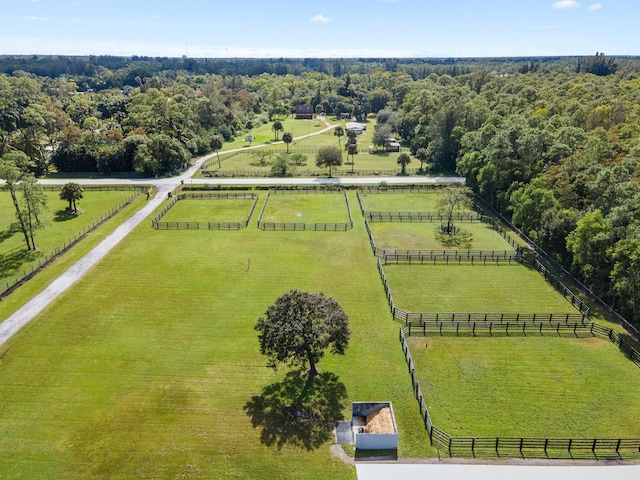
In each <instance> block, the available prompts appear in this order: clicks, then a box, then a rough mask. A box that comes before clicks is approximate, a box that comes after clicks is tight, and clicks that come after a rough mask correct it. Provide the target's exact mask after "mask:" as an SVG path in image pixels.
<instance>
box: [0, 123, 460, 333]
mask: <svg viewBox="0 0 640 480" xmlns="http://www.w3.org/2000/svg"><path fill="white" fill-rule="evenodd" d="M325 124H326V125H327V127H326V128H325V129H323V130H321V131H319V132H315V133H312V134H309V135H303V136H301V137H296V139H300V138H305V137H308V136H311V135H319V134H321V133H324V132H326V131H328V130H331V129H332V128H334V125H330V124H328V123H327V122H325ZM272 145H273V144H272ZM263 147H264V145H255V146H253V147H243V148H238V149H235V150H228V151H226V152H225V153H228V152H230V151H231V152H233V151H239V150H243V151H244V150H247V149H256V148H263ZM214 155H215V154H211V155H206V156H204V157H200V158H198V159H197V160H196V161H195V162H194V164H193V165H192V166H191V167H190V168H189V169H187V170H186V171H185V172H183V173H182V174H181V175H179V176H177V177H172V178H143V179H113V178H100V179H73V181H74V182H77V183H79V184H82V185H153V186H155V187H156V188H157V190H158V193H157V195H156V196H155V197H154V198H153V199H152V200H150V201H149V202H148V203H147V204H146V205H145V206H144V207H143V208H142V209H141V210H140V211H138V212H137V213H136V214H135V215H134V216H133V217H131V218H130V219H128V220H126V221H125V222H123V223H122V225H120V226H119V227H118V228H117V229H116V230H115V231H114V232H113V233H112V234H111V235H109V236H108V237H107V238H105V239H104V240H103V241H102V242H101V243H100V244H99V245H98V246H96V247H95V248H94V249H93V250H91V251H90V252H89V253H88V254H87V255H85V256H84V257H83V258H81V259H80V260H78V261H77V262H76V263H75V264H74V265H73V266H71V267H70V268H69V269H68V270H67V271H65V272H64V273H63V274H62V275H60V276H59V277H58V278H56V279H55V280H54V281H53V282H52V283H51V284H50V285H49V286H48V287H47V288H45V289H44V290H43V291H42V292H41V293H39V294H38V295H36V296H35V297H33V298H32V299H31V300H30V301H29V302H28V303H26V304H25V305H24V306H23V307H22V308H20V309H19V310H18V311H16V312H15V313H14V314H13V315H11V316H10V317H9V318H7V319H6V320H4V321H3V322H2V323H1V324H0V345H2V344H3V343H5V342H6V341H7V340H8V339H9V338H11V337H12V336H13V335H14V334H15V333H16V332H17V331H18V330H20V329H21V328H22V327H23V326H24V325H26V324H27V323H28V322H29V321H31V319H33V318H34V317H35V316H36V315H38V314H39V313H40V312H41V311H42V310H43V309H44V308H45V307H46V306H47V305H49V304H50V303H51V302H52V301H53V300H55V299H56V298H57V297H58V296H59V295H61V294H62V293H64V292H65V291H66V290H67V289H68V288H69V287H70V286H71V285H73V284H74V283H75V282H76V281H77V280H78V279H80V278H81V277H82V276H83V275H84V274H85V273H86V272H87V271H88V270H89V269H90V268H91V267H92V266H93V265H95V264H96V263H97V262H99V261H100V260H101V259H102V258H103V257H104V256H105V255H106V254H107V253H109V251H111V249H112V248H113V247H115V246H116V245H117V244H118V243H119V242H120V240H122V239H123V238H124V237H126V236H127V235H128V234H129V233H130V232H131V231H132V230H133V229H134V228H135V227H136V226H138V225H139V224H140V222H142V221H143V220H144V219H145V218H147V217H148V216H149V215H150V214H151V213H152V212H153V211H154V210H155V209H156V208H157V207H158V206H159V205H160V204H161V203H162V201H163V200H165V199H166V198H167V193H168V192H170V191H172V190H173V189H175V188H177V187H178V186H179V185H180V184H181V183H183V182H184V184H191V183H193V184H214V185H323V184H341V185H347V184H349V185H367V184H369V185H371V184H378V183H380V182H382V181H384V182H386V183H388V184H408V183H412V184H415V183H425V184H427V183H451V182H464V179H463V178H460V177H436V178H429V177H368V178H364V177H363V178H215V179H212V178H198V179H192V177H193V175H194V174H195V173H196V171H197V170H198V169H199V168H200V166H201V165H202V163H203V162H205V161H207V160H209V159H211V158H212V157H213V156H214ZM40 182H41V183H42V184H44V185H62V184H65V183H67V182H69V179H44V180H41V181H40Z"/></svg>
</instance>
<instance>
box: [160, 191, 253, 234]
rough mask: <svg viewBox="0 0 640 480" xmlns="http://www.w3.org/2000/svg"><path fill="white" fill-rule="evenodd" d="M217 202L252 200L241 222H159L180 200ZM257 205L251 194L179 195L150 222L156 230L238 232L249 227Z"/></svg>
mask: <svg viewBox="0 0 640 480" xmlns="http://www.w3.org/2000/svg"><path fill="white" fill-rule="evenodd" d="M186 199H191V200H194V199H195V200H203V199H204V200H219V199H253V203H252V204H251V209H250V210H249V214H248V215H247V218H246V219H245V220H244V221H242V222H161V221H160V220H161V219H162V217H164V216H165V215H166V214H167V212H168V211H169V210H171V208H172V207H173V206H174V205H175V204H176V203H178V202H179V201H181V200H186ZM257 203H258V196H257V195H255V194H252V193H180V194H178V195H174V196H173V198H172V199H171V201H170V202H169V203H168V204H167V205H166V206H165V207H164V208H163V209H162V210H161V211H160V212H159V213H158V214H157V215H156V216H155V217H153V219H152V220H151V225H152V226H153V228H155V229H156V230H240V229H242V228H246V227H247V226H248V225H249V221H250V220H251V216H252V215H253V212H254V210H255V208H256V204H257Z"/></svg>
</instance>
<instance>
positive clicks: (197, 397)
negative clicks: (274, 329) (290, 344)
mask: <svg viewBox="0 0 640 480" xmlns="http://www.w3.org/2000/svg"><path fill="white" fill-rule="evenodd" d="M349 195H350V196H351V201H355V195H354V194H353V192H350V193H349ZM339 197H340V196H339V195H336V198H339ZM258 207H261V203H259V205H258ZM292 288H299V289H304V290H309V291H323V292H324V293H325V294H327V295H330V296H333V297H334V298H335V299H336V300H337V301H338V302H339V303H340V304H341V305H342V306H343V308H344V309H345V310H346V312H347V313H348V315H349V318H350V325H351V328H352V331H353V333H352V339H351V344H350V346H349V348H348V350H347V354H346V356H345V357H339V358H334V357H331V356H330V355H329V356H328V357H326V358H325V359H323V360H322V361H321V362H320V364H319V369H320V371H321V372H322V373H323V374H324V375H323V376H322V377H321V379H320V381H319V383H318V386H317V389H316V392H315V396H314V402H313V405H316V406H317V408H318V409H321V410H322V409H325V410H326V409H329V410H330V412H329V413H331V417H332V421H333V417H336V419H337V418H339V417H340V416H347V415H348V414H349V412H350V402H351V401H354V400H378V399H391V400H393V402H394V408H395V413H396V418H397V420H398V424H399V427H400V432H401V437H400V454H401V455H402V456H408V457H415V456H433V455H435V452H434V451H433V450H432V449H431V448H430V447H429V446H428V444H429V440H428V436H427V434H426V432H425V430H424V428H423V425H422V423H421V420H420V417H419V416H418V415H417V413H416V404H415V400H414V399H413V397H412V394H411V386H410V381H409V377H408V374H407V372H406V365H405V363H404V358H403V354H402V351H401V349H400V347H399V345H398V340H397V327H398V326H397V324H396V323H394V322H392V321H391V318H390V315H389V311H388V307H387V304H386V301H385V299H384V295H383V294H382V291H381V287H380V280H379V278H378V275H377V272H376V267H375V261H374V259H373V257H371V255H370V252H369V250H368V248H367V237H366V234H365V232H364V225H363V222H362V221H361V220H359V221H358V222H357V225H356V228H355V229H354V230H350V231H348V232H340V233H335V234H327V233H324V232H323V233H314V232H295V233H289V232H264V231H261V230H258V229H254V228H249V229H244V230H241V231H233V232H229V231H220V232H218V231H216V232H211V231H206V232H205V231H171V232H165V231H154V230H152V229H151V227H150V226H149V225H147V222H145V223H143V224H142V225H141V226H140V227H138V228H137V229H136V230H135V231H134V232H133V233H132V234H131V235H130V236H128V237H127V238H126V239H125V240H124V241H123V242H122V243H121V244H119V245H118V246H117V247H116V248H115V250H114V251H113V253H112V254H110V255H109V257H107V258H106V259H105V260H103V261H102V262H101V263H100V264H98V265H97V266H96V267H95V268H94V270H93V271H92V273H91V274H89V275H87V276H86V277H84V278H83V279H82V280H80V281H79V282H78V283H77V284H76V285H75V286H74V287H73V289H71V290H70V291H68V292H67V293H65V294H64V295H63V296H62V297H61V298H60V299H59V300H58V301H57V302H55V303H54V304H53V305H52V306H51V307H49V308H48V309H47V310H46V311H45V313H43V314H42V315H40V316H39V317H38V318H37V319H35V320H34V321H33V322H31V323H30V324H29V325H28V326H26V327H25V328H24V329H23V330H21V331H20V332H19V333H18V334H17V335H16V336H15V337H13V338H12V339H11V340H10V341H9V342H8V343H6V344H5V345H4V346H2V347H0V384H2V386H3V387H2V389H0V405H2V408H1V409H0V471H2V472H4V474H5V475H6V476H8V477H15V476H17V475H18V474H19V475H22V476H23V477H25V478H107V477H109V478H115V477H118V478H149V477H154V478H231V477H237V478H290V479H293V478H301V477H303V478H311V479H313V478H317V479H326V478H336V479H340V478H344V479H349V478H353V471H352V469H351V468H350V467H348V466H346V465H345V464H343V463H342V462H341V461H339V460H337V459H335V458H333V457H332V455H331V453H330V452H329V449H328V445H329V444H330V443H331V439H330V436H329V434H328V430H327V429H318V431H313V432H305V431H302V432H299V431H295V430H293V431H292V430H288V429H287V428H286V422H284V421H283V419H282V417H281V416H280V415H279V414H278V412H281V409H280V407H278V405H281V402H287V401H291V400H290V397H291V395H295V392H296V391H299V389H300V388H301V385H300V382H299V381H298V380H296V378H295V377H292V376H290V375H289V376H286V372H287V369H283V370H280V371H278V372H275V373H274V372H272V371H271V370H269V369H268V368H266V359H265V358H264V357H262V356H261V355H260V354H259V348H258V341H257V335H256V332H255V331H254V330H253V325H254V324H255V322H256V320H257V318H258V317H259V316H260V315H262V314H263V313H264V311H265V310H266V308H267V307H268V306H269V305H270V304H271V303H273V302H274V301H275V299H276V298H277V297H278V296H279V295H281V294H283V293H285V292H286V291H288V290H290V289H292ZM327 400H332V401H333V403H332V402H331V401H327ZM327 405H328V406H327ZM267 407H273V410H270V408H267ZM248 413H250V415H249V414H248ZM332 421H331V422H329V423H328V425H327V427H328V428H330V427H331V426H332ZM254 422H255V424H256V425H257V426H256V427H255V428H254V426H253V424H254ZM283 427H284V428H283ZM302 441H308V442H310V443H309V444H308V445H309V448H306V447H305V446H304V444H303V445H300V444H299V442H302ZM280 442H281V443H282V445H281V447H278V443H280Z"/></svg>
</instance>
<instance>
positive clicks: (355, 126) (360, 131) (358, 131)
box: [345, 122, 367, 135]
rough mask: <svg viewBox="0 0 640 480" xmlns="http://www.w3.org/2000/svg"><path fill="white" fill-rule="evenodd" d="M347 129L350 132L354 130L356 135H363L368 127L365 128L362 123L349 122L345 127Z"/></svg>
mask: <svg viewBox="0 0 640 480" xmlns="http://www.w3.org/2000/svg"><path fill="white" fill-rule="evenodd" d="M345 129H346V130H347V131H348V130H352V131H354V132H356V135H362V134H363V133H364V131H365V130H366V129H367V127H365V126H364V125H362V124H361V123H358V122H348V123H347V124H346V125H345Z"/></svg>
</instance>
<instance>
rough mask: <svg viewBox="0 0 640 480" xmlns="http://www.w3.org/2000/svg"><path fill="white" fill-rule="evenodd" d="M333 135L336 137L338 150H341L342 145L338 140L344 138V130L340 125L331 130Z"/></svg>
mask: <svg viewBox="0 0 640 480" xmlns="http://www.w3.org/2000/svg"><path fill="white" fill-rule="evenodd" d="M333 134H334V135H335V136H336V137H338V148H342V145H341V143H340V139H341V138H342V137H344V128H342V127H341V126H340V125H338V126H337V127H336V128H335V129H334V130H333Z"/></svg>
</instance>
